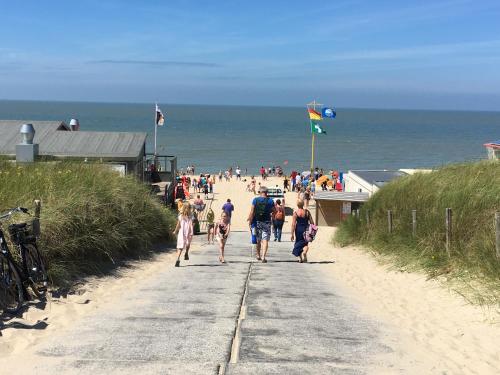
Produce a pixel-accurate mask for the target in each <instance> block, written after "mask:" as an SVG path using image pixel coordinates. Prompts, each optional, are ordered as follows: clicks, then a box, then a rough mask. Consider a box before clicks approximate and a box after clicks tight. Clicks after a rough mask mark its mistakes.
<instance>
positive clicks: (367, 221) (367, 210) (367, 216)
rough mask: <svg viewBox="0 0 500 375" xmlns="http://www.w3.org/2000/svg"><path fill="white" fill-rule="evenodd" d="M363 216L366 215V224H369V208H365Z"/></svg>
mask: <svg viewBox="0 0 500 375" xmlns="http://www.w3.org/2000/svg"><path fill="white" fill-rule="evenodd" d="M365 217H366V225H370V210H369V209H366V211H365Z"/></svg>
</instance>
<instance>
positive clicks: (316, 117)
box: [307, 108, 321, 120]
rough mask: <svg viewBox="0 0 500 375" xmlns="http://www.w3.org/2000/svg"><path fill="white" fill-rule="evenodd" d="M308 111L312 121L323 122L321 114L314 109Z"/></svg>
mask: <svg viewBox="0 0 500 375" xmlns="http://www.w3.org/2000/svg"><path fill="white" fill-rule="evenodd" d="M307 111H308V112H309V118H310V119H311V120H321V113H319V112H316V111H315V110H314V109H312V108H307Z"/></svg>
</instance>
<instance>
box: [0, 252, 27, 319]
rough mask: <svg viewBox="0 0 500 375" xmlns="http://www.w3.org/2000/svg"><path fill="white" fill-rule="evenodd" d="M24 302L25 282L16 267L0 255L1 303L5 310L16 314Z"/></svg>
mask: <svg viewBox="0 0 500 375" xmlns="http://www.w3.org/2000/svg"><path fill="white" fill-rule="evenodd" d="M23 302H24V292H23V284H22V281H21V277H20V276H19V272H18V271H17V269H16V267H15V266H14V265H13V264H12V262H11V261H10V260H8V259H7V258H5V257H3V256H0V304H1V305H2V309H3V311H5V312H7V313H10V314H15V313H17V312H18V311H19V309H20V308H21V306H22V304H23Z"/></svg>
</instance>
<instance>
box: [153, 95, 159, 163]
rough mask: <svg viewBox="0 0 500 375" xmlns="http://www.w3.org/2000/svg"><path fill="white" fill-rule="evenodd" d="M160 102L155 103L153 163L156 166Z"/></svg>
mask: <svg viewBox="0 0 500 375" xmlns="http://www.w3.org/2000/svg"><path fill="white" fill-rule="evenodd" d="M157 110H158V103H155V119H154V123H155V151H154V157H153V164H154V166H155V167H156V160H157V153H156V137H157V133H158V124H157V123H156V120H157V117H158V112H157Z"/></svg>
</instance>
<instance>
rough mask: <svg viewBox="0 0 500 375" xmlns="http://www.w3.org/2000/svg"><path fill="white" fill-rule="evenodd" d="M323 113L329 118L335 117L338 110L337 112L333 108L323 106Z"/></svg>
mask: <svg viewBox="0 0 500 375" xmlns="http://www.w3.org/2000/svg"><path fill="white" fill-rule="evenodd" d="M321 115H322V116H323V117H327V118H335V116H337V112H335V110H334V109H333V108H323V109H322V110H321Z"/></svg>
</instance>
